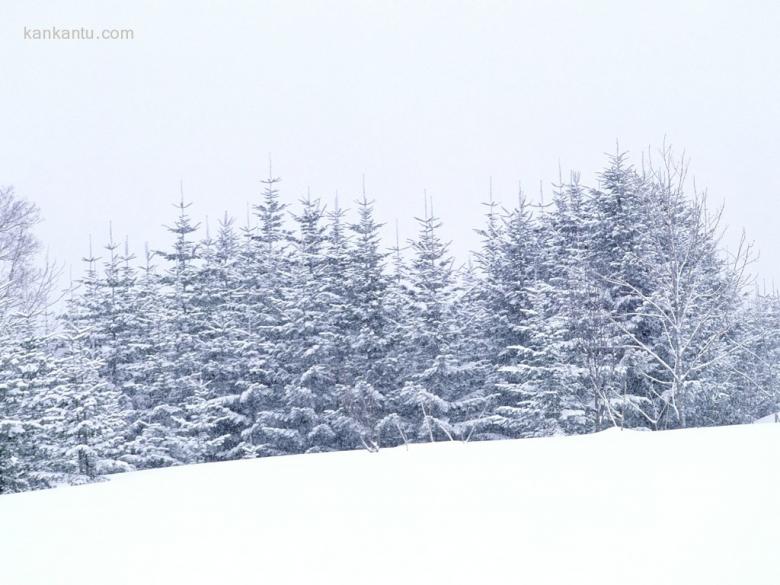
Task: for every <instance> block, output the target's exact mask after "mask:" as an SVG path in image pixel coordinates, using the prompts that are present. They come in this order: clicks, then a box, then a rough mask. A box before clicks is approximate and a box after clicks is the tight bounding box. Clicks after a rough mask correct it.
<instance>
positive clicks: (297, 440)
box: [281, 197, 343, 452]
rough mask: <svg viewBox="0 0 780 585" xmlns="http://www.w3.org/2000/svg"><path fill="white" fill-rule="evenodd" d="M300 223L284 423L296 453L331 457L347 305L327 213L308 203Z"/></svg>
mask: <svg viewBox="0 0 780 585" xmlns="http://www.w3.org/2000/svg"><path fill="white" fill-rule="evenodd" d="M294 217H295V221H296V223H297V225H298V230H297V234H296V236H295V241H294V246H293V250H292V257H291V264H290V268H291V279H290V286H289V288H288V291H287V294H286V295H285V303H284V307H283V308H284V317H283V320H284V335H283V340H284V348H283V351H282V354H281V355H282V356H283V360H282V361H283V363H284V365H285V369H286V371H287V374H288V376H289V379H288V382H287V384H286V386H285V389H284V401H283V423H284V428H285V429H286V431H287V434H288V441H289V444H290V448H291V450H293V451H295V452H316V451H325V450H331V449H333V448H335V447H336V433H335V432H334V430H333V429H332V428H331V426H330V424H328V420H327V418H328V417H327V416H326V414H327V413H330V412H333V411H334V410H335V409H336V406H337V396H336V373H337V369H336V366H338V357H339V353H340V352H341V347H342V344H343V335H342V334H341V332H340V331H338V330H336V329H335V328H334V327H333V326H334V325H337V323H335V322H334V321H335V318H336V317H337V314H338V313H337V312H336V311H337V310H338V309H339V307H341V306H343V301H341V300H340V298H339V297H340V290H341V289H340V288H336V286H335V284H336V282H335V281H334V279H332V278H331V276H333V275H332V274H331V271H330V270H329V266H328V264H329V263H328V262H327V259H326V258H327V256H326V239H327V235H326V230H327V227H326V226H325V225H324V222H323V220H324V217H325V208H324V207H323V206H322V205H321V203H320V202H319V200H313V199H311V197H307V198H306V199H304V200H303V201H301V212H300V213H299V214H298V215H295V216H294ZM342 283H343V278H342ZM341 286H343V284H341Z"/></svg>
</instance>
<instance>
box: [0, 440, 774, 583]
mask: <svg viewBox="0 0 780 585" xmlns="http://www.w3.org/2000/svg"><path fill="white" fill-rule="evenodd" d="M779 555H780V425H755V426H742V427H730V428H717V429H697V430H686V431H673V432H665V433H632V432H612V433H602V434H598V435H592V436H585V437H571V438H554V439H539V440H523V441H502V442H493V443H469V444H461V443H438V444H434V445H430V444H429V445H417V446H412V447H411V448H410V449H409V450H408V451H407V450H405V449H404V448H399V449H392V450H384V451H382V452H380V453H379V454H371V453H367V452H351V453H333V454H322V455H303V456H295V457H280V458H273V459H260V460H252V461H240V462H230V463H218V464H210V465H199V466H186V467H179V468H174V469H164V470H154V471H147V472H140V473H131V474H125V475H122V476H117V477H115V479H113V480H112V481H110V482H105V483H101V484H96V485H89V486H81V487H72V488H60V489H56V490H50V491H44V492H33V493H27V494H19V495H11V496H3V497H0V583H2V584H3V585H28V584H35V585H58V584H68V585H71V584H72V585H111V584H115V583H116V584H119V583H128V584H129V583H133V584H143V585H153V584H161V585H162V584H165V585H177V584H183V585H197V584H207V583H208V584H219V585H221V584H231V585H232V584H244V583H246V584H249V583H252V584H254V583H267V584H280V583H294V584H296V585H305V584H309V583H333V584H339V585H342V584H353V583H354V584H360V585H369V584H374V583H392V584H393V585H402V584H403V585H406V584H418V583H419V584H423V583H428V584H435V583H442V584H460V583H464V584H465V583H469V584H475V585H480V584H483V583H524V584H529V585H538V584H544V583H555V584H577V585H580V584H585V583H601V584H611V583H615V584H618V583H619V584H621V585H626V584H644V583H648V584H649V583H653V584H656V585H657V584H670V583H685V584H695V583H706V584H708V585H711V584H714V583H723V584H729V585H734V584H739V583H744V584H757V583H771V584H773V585H774V584H777V583H780V565H778V558H780V556H779Z"/></svg>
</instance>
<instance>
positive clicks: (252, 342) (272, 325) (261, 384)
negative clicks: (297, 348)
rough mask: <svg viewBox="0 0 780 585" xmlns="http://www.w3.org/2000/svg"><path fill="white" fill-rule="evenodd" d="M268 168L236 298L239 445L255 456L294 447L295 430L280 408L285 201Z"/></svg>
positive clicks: (286, 281) (287, 238)
mask: <svg viewBox="0 0 780 585" xmlns="http://www.w3.org/2000/svg"><path fill="white" fill-rule="evenodd" d="M280 180H281V179H279V178H278V177H274V176H273V172H272V169H270V168H269V175H268V178H267V179H265V180H263V181H262V183H263V185H264V189H263V195H262V200H261V202H260V203H259V204H257V205H254V206H253V215H254V218H255V219H256V221H257V225H254V226H252V225H248V226H247V229H246V232H245V233H246V240H245V245H244V246H243V247H242V254H241V259H240V263H239V264H240V267H241V274H242V278H241V288H240V293H239V296H238V298H237V302H239V303H240V304H241V305H242V307H243V310H244V317H243V321H242V331H244V333H243V334H242V341H241V343H242V347H243V350H242V355H243V358H244V360H245V367H246V377H245V379H244V380H242V394H241V404H242V405H243V406H242V410H241V412H243V413H244V414H245V415H246V416H247V417H248V418H247V426H246V428H245V429H244V430H243V431H242V433H241V438H242V443H241V449H242V450H244V452H245V453H254V454H255V455H258V456H266V455H279V454H286V453H293V452H296V449H297V447H296V445H295V438H296V437H295V435H294V434H293V433H291V432H290V431H289V429H288V428H286V420H285V416H284V411H283V405H284V403H285V388H286V386H287V384H288V383H289V382H290V374H289V372H288V371H287V369H286V364H285V363H284V359H283V357H284V352H285V351H288V349H289V348H287V347H286V345H285V343H286V341H285V334H286V325H287V324H286V321H285V315H286V313H285V304H286V302H287V301H286V299H287V296H288V294H289V290H290V268H291V260H290V244H291V234H290V232H289V230H288V229H287V227H286V226H285V222H284V216H285V210H286V204H284V203H282V202H281V200H280V196H279V189H278V187H277V186H278V183H279V182H280Z"/></svg>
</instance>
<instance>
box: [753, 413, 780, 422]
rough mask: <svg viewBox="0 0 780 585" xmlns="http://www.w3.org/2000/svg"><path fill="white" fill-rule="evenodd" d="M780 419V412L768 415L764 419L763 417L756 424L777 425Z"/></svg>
mask: <svg viewBox="0 0 780 585" xmlns="http://www.w3.org/2000/svg"><path fill="white" fill-rule="evenodd" d="M778 419H780V412H777V413H772V414H768V415H766V416H764V417H761V418H760V419H758V420H757V421H755V424H766V423H776V422H778Z"/></svg>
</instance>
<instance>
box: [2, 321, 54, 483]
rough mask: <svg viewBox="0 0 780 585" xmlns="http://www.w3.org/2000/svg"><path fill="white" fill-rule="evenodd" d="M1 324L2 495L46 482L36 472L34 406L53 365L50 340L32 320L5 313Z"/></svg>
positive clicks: (40, 453)
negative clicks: (40, 332) (41, 334)
mask: <svg viewBox="0 0 780 585" xmlns="http://www.w3.org/2000/svg"><path fill="white" fill-rule="evenodd" d="M2 322H3V323H2V325H3V326H2V327H0V494H3V493H10V492H18V491H24V490H28V489H34V488H37V487H46V486H47V485H48V484H47V482H46V481H45V477H44V475H43V474H41V473H38V471H39V469H40V467H41V466H40V463H41V461H42V460H43V459H45V454H44V453H43V451H42V449H41V448H40V447H41V446H40V443H39V441H38V439H39V433H38V431H39V429H40V412H39V411H38V410H37V409H35V408H34V405H35V400H36V398H37V395H38V391H39V388H40V386H41V385H43V384H45V383H46V379H47V377H46V376H47V369H48V368H49V367H50V360H49V356H48V351H47V350H48V347H47V345H46V341H45V340H44V339H42V338H41V337H39V336H38V335H36V333H35V327H34V325H33V324H32V323H29V322H27V321H26V320H22V319H20V318H19V317H18V316H15V317H14V318H13V319H10V318H8V316H7V315H6V316H5V318H3V319H2Z"/></svg>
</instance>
